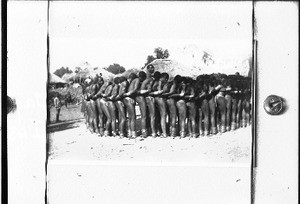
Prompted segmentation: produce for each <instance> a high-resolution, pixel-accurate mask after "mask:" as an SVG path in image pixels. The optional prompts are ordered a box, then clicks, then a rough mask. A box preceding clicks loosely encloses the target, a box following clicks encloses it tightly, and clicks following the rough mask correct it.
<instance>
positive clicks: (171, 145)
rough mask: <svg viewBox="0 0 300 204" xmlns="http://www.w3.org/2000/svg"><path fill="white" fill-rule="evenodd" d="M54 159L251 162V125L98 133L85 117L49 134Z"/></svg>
mask: <svg viewBox="0 0 300 204" xmlns="http://www.w3.org/2000/svg"><path fill="white" fill-rule="evenodd" d="M48 139H49V143H50V149H49V162H51V161H61V160H62V161H66V160H68V161H108V162H110V161H123V162H130V161H131V162H150V163H151V162H159V163H161V164H164V163H165V164H166V163H174V162H175V163H176V162H181V163H182V162H193V163H194V162H196V163H206V164H208V163H211V164H213V163H218V164H220V163H239V164H250V159H251V126H248V127H246V128H240V129H237V130H235V131H232V132H226V133H223V134H217V135H214V136H212V137H200V138H191V139H189V138H184V139H179V138H175V139H173V138H170V137H168V138H150V137H149V138H146V139H144V140H141V138H140V137H138V138H137V139H135V140H134V139H131V140H129V139H127V138H124V139H119V138H114V137H99V136H97V135H96V134H91V133H90V132H88V131H87V130H86V126H85V124H84V123H83V122H82V121H79V122H78V121H77V122H74V123H71V124H69V125H68V127H67V128H65V130H61V131H57V132H52V133H49V134H48Z"/></svg>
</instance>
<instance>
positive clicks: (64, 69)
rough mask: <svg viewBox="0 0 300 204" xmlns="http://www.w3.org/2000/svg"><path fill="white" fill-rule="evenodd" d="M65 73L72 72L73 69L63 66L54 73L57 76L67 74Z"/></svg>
mask: <svg viewBox="0 0 300 204" xmlns="http://www.w3.org/2000/svg"><path fill="white" fill-rule="evenodd" d="M65 73H72V70H70V69H69V67H66V68H65V67H61V68H59V69H57V70H55V72H54V73H53V74H55V75H56V76H59V77H60V78H61V77H62V76H63V75H64V74H65Z"/></svg>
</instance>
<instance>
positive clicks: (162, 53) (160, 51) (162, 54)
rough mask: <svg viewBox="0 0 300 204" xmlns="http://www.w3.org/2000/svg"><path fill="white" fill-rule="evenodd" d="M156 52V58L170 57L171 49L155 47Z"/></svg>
mask: <svg viewBox="0 0 300 204" xmlns="http://www.w3.org/2000/svg"><path fill="white" fill-rule="evenodd" d="M154 54H155V56H156V59H166V58H168V57H169V51H168V50H167V49H163V48H161V47H158V48H155V49H154Z"/></svg>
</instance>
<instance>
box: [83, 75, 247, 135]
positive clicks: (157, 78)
mask: <svg viewBox="0 0 300 204" xmlns="http://www.w3.org/2000/svg"><path fill="white" fill-rule="evenodd" d="M250 99H251V86H250V79H249V78H248V77H242V76H239V75H229V76H227V75H221V76H218V77H216V76H215V75H199V76H198V77H197V78H196V79H192V78H190V77H182V76H179V75H177V76H175V77H174V78H173V79H172V80H169V75H168V74H167V73H160V72H154V73H151V72H147V73H146V72H144V71H140V72H139V73H138V74H134V73H131V74H130V75H129V76H128V78H126V77H125V76H119V77H115V78H114V79H107V80H105V81H104V80H103V79H102V78H101V77H95V78H94V79H92V80H90V81H89V82H88V84H87V86H86V88H85V89H84V99H83V103H82V112H83V113H84V115H85V118H86V124H87V127H88V129H89V130H90V131H91V132H94V133H97V134H99V135H101V136H117V135H119V136H120V137H128V138H135V137H137V128H136V119H137V115H136V108H135V107H136V105H138V107H139V110H140V116H141V128H140V130H141V136H142V137H147V136H149V135H151V136H152V137H157V136H161V137H167V136H171V137H176V136H179V137H180V138H183V137H186V136H187V135H188V136H190V137H198V136H199V135H201V136H208V135H214V134H217V133H218V132H219V133H224V132H226V131H232V130H235V129H237V128H239V127H246V126H247V125H250V121H251V114H250V112H251V107H250V104H251V103H250Z"/></svg>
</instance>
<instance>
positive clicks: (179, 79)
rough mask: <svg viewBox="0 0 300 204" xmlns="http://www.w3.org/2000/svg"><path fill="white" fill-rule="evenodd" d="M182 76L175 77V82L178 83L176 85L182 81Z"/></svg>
mask: <svg viewBox="0 0 300 204" xmlns="http://www.w3.org/2000/svg"><path fill="white" fill-rule="evenodd" d="M181 78H182V77H181V76H180V75H176V76H175V77H174V81H175V82H176V83H179V82H180V81H181Z"/></svg>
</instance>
